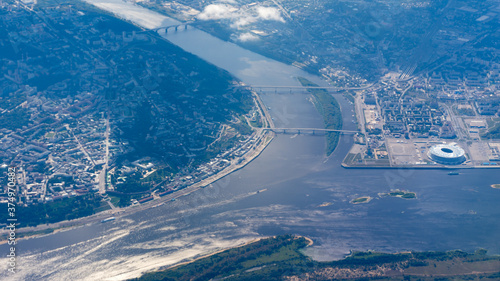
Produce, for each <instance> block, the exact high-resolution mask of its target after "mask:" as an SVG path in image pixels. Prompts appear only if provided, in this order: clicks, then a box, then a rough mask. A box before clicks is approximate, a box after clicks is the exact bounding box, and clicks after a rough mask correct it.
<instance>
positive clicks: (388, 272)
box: [133, 235, 500, 281]
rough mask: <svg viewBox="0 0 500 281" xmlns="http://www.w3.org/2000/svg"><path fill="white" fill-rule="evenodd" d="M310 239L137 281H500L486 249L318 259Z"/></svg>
mask: <svg viewBox="0 0 500 281" xmlns="http://www.w3.org/2000/svg"><path fill="white" fill-rule="evenodd" d="M309 241H310V239H309V238H307V237H303V236H291V235H283V236H275V237H270V238H265V239H258V240H257V241H254V242H251V243H246V244H244V245H241V246H237V247H233V248H230V249H226V250H223V251H218V252H217V253H213V254H210V255H206V256H204V257H200V258H197V259H195V260H193V261H190V262H186V263H181V264H178V265H176V266H172V267H169V268H167V269H165V270H162V271H157V272H151V273H147V274H145V275H143V276H142V277H140V278H137V279H133V280H142V281H150V280H174V279H175V280H208V279H214V280H222V279H229V280H249V279H252V280H296V281H299V280H333V279H335V280H337V279H348V280H352V279H364V280H378V279H382V278H383V279H384V280H402V278H403V277H406V276H407V277H409V278H410V279H413V278H419V279H421V280H435V279H436V278H446V277H451V278H454V279H457V278H460V279H462V278H464V279H470V280H472V279H474V280H476V279H479V278H490V279H496V277H498V276H499V274H500V270H499V268H500V257H499V256H488V255H486V251H485V250H477V251H476V252H475V253H473V254H469V253H466V252H462V251H450V252H401V253H394V254H386V253H379V252H371V251H369V252H351V254H350V255H349V256H347V257H345V258H344V259H341V260H337V261H331V262H317V261H314V260H311V259H310V258H308V257H307V256H305V255H303V254H302V251H303V249H304V248H306V247H308V246H310V242H309ZM405 279H406V278H405ZM410 279H408V280H410Z"/></svg>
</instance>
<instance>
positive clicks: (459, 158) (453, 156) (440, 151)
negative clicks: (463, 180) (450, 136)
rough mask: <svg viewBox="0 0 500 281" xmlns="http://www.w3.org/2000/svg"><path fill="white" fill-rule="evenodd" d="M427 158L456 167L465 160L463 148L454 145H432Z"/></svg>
mask: <svg viewBox="0 0 500 281" xmlns="http://www.w3.org/2000/svg"><path fill="white" fill-rule="evenodd" d="M427 156H428V157H429V159H431V160H432V161H434V162H436V163H439V164H444V165H458V164H461V163H463V162H464V161H465V160H466V159H465V151H464V150H463V148H461V147H460V146H458V145H456V144H454V143H451V144H438V145H434V146H432V147H431V148H430V149H429V152H428V153H427Z"/></svg>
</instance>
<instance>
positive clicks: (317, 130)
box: [262, 128, 361, 135]
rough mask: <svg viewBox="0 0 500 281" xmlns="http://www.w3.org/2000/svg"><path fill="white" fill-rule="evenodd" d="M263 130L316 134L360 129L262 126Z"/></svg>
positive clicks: (355, 132)
mask: <svg viewBox="0 0 500 281" xmlns="http://www.w3.org/2000/svg"><path fill="white" fill-rule="evenodd" d="M262 130H264V131H272V132H274V133H276V134H299V135H300V134H308V135H316V134H317V133H318V135H320V134H322V133H323V134H326V133H328V132H333V133H341V134H357V133H361V131H351V130H334V129H320V128H264V129H262Z"/></svg>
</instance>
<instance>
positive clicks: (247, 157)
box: [0, 92, 275, 245]
mask: <svg viewBox="0 0 500 281" xmlns="http://www.w3.org/2000/svg"><path fill="white" fill-rule="evenodd" d="M253 94H254V95H255V96H256V100H255V102H256V106H257V107H258V108H259V111H260V112H261V113H262V114H263V116H264V118H266V120H267V118H269V121H268V122H270V124H271V126H272V127H274V126H273V124H272V121H270V120H271V118H270V114H269V112H267V110H266V108H265V107H262V108H261V105H262V104H261V103H262V101H261V100H260V97H259V96H258V94H257V93H255V92H253ZM254 130H255V132H254V134H255V135H254V136H253V137H252V136H251V137H250V138H254V139H255V144H254V145H253V146H252V147H251V148H250V149H249V151H248V152H247V153H245V154H244V155H242V156H241V157H239V158H237V159H235V160H233V161H232V162H233V163H232V164H230V165H229V166H227V167H226V168H225V169H223V170H222V171H220V172H218V173H217V174H214V175H212V176H210V177H208V178H206V179H203V180H201V181H198V182H195V183H193V184H192V185H190V186H187V187H185V188H183V189H180V190H177V191H176V192H173V193H171V194H169V195H167V196H164V197H162V198H159V199H154V200H151V201H149V202H146V203H144V204H141V205H135V206H134V205H131V206H127V207H125V208H116V209H110V210H105V211H102V212H99V213H95V214H93V215H90V216H87V217H81V218H78V219H74V220H70V221H68V220H65V221H60V222H56V223H52V224H42V225H37V226H25V227H22V228H19V229H16V231H17V233H27V235H26V236H23V237H20V238H18V240H19V241H20V240H25V239H31V238H37V237H41V236H45V235H51V234H55V233H57V232H61V231H67V230H71V229H74V228H77V227H81V226H83V225H87V224H92V223H96V222H97V221H100V220H102V219H104V218H107V217H109V216H118V215H119V217H123V216H125V215H130V214H132V213H136V212H138V211H142V210H146V209H149V208H152V207H153V204H154V205H156V204H161V203H165V202H168V201H171V200H172V199H177V198H179V197H181V196H185V195H189V194H191V193H193V192H195V191H198V190H200V189H202V188H205V187H207V186H209V185H210V184H212V183H214V182H216V181H218V180H220V179H222V178H224V177H226V176H228V175H230V174H231V173H234V172H236V171H238V170H240V169H241V168H243V167H245V166H246V165H248V164H249V163H251V162H252V161H253V160H254V159H255V158H257V157H258V156H259V155H260V154H261V153H262V152H263V151H264V150H265V149H266V148H267V146H268V145H269V144H270V143H271V142H272V141H273V139H274V137H275V134H274V133H273V132H272V131H264V130H259V128H254ZM257 143H258V145H257ZM238 162H239V163H238ZM51 229H53V231H52V232H49V233H36V234H33V235H30V234H29V233H34V232H39V231H44V230H51ZM7 234H8V231H7V230H5V229H3V230H0V235H1V236H3V235H7ZM7 241H8V240H7V239H2V240H0V245H2V244H5V243H7Z"/></svg>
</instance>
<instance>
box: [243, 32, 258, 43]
mask: <svg viewBox="0 0 500 281" xmlns="http://www.w3.org/2000/svg"><path fill="white" fill-rule="evenodd" d="M238 40H239V41H241V42H248V41H256V40H259V36H257V35H255V34H252V33H249V32H247V33H242V34H240V36H238Z"/></svg>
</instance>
